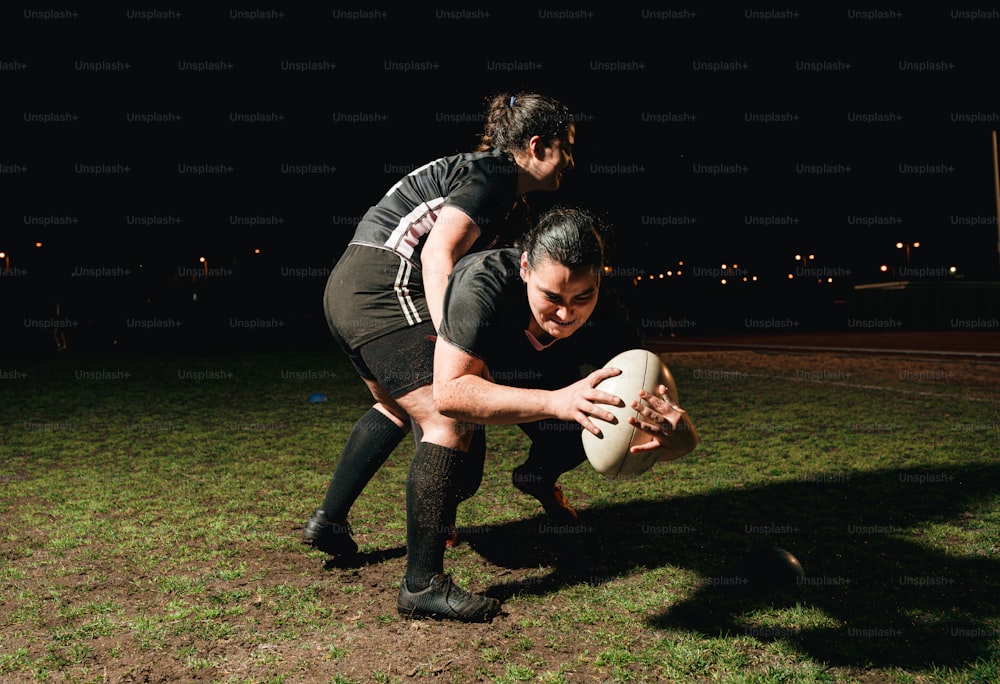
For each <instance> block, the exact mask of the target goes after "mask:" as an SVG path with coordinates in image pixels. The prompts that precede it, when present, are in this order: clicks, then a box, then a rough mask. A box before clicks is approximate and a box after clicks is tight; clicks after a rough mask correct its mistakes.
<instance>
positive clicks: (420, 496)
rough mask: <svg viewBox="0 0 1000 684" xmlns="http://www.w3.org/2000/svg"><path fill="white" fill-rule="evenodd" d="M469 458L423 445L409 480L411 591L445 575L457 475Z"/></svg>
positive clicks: (408, 567) (408, 578)
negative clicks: (447, 543)
mask: <svg viewBox="0 0 1000 684" xmlns="http://www.w3.org/2000/svg"><path fill="white" fill-rule="evenodd" d="M465 460H466V455H465V454H464V453H463V452H461V451H458V450H457V449H449V448H447V447H443V446H440V445H438V444H432V443H430V442H421V443H420V445H419V446H418V447H417V452H416V453H415V454H414V455H413V460H412V461H410V472H409V474H408V475H407V478H406V583H407V586H408V587H409V588H410V590H411V591H418V590H420V589H423V588H424V587H426V586H427V585H428V584H429V582H430V578H431V577H432V576H433V575H435V574H437V573H440V572H444V549H445V541H446V540H447V538H448V534H449V532H450V525H451V523H452V522H453V521H454V520H455V508H456V506H457V505H458V503H457V498H456V495H455V483H456V481H457V476H458V474H459V473H461V471H462V469H463V468H464V467H465V465H466V464H465Z"/></svg>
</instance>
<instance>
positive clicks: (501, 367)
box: [438, 248, 643, 389]
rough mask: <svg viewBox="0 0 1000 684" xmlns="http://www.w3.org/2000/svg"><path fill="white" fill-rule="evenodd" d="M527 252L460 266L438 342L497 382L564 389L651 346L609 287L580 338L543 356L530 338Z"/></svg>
mask: <svg viewBox="0 0 1000 684" xmlns="http://www.w3.org/2000/svg"><path fill="white" fill-rule="evenodd" d="M520 257H521V252H520V251H519V250H517V249H514V248H507V249H494V250H487V251H484V252H480V253H478V254H472V255H469V256H467V257H465V258H464V259H462V260H460V261H459V263H458V264H456V266H455V269H454V270H453V271H452V274H451V276H450V278H449V280H448V289H447V290H446V291H445V297H444V311H443V313H442V317H441V324H440V326H439V327H438V335H439V336H440V337H442V338H444V339H445V340H447V343H450V344H454V345H456V346H457V347H459V348H460V349H462V350H463V351H466V352H468V353H469V354H472V355H473V356H475V357H477V358H479V359H482V360H483V361H484V362H485V363H486V366H487V368H488V369H489V371H490V374H491V375H492V377H493V380H494V382H497V383H498V384H503V385H511V386H516V387H526V388H540V389H558V388H560V387H565V386H566V385H568V384H570V383H572V382H575V381H576V380H579V379H580V378H581V377H582V376H583V375H584V374H585V373H586V372H587V371H589V370H590V369H592V368H600V367H602V366H604V364H605V363H607V362H608V361H609V360H610V359H611V358H612V357H613V356H615V355H616V354H618V353H620V352H623V351H625V350H627V349H637V348H640V347H642V346H643V343H642V337H641V335H639V333H638V330H637V329H636V328H635V326H634V325H633V324H632V323H631V321H630V320H629V316H628V312H627V310H626V309H625V307H624V306H623V305H622V303H621V301H620V299H619V298H618V297H617V295H616V294H615V292H614V290H613V289H611V288H609V287H607V285H606V283H602V285H601V289H600V291H599V293H598V300H597V306H596V307H595V308H594V312H593V314H592V315H591V317H590V319H589V320H588V321H587V322H586V323H585V324H584V325H583V326H581V327H580V329H579V330H577V331H576V332H575V333H573V335H571V336H570V337H568V338H566V339H562V340H556V341H555V342H553V343H552V344H550V345H549V346H547V347H545V348H544V349H541V350H537V349H535V347H534V346H533V345H532V344H531V341H530V340H529V338H528V334H527V328H528V323H529V321H530V320H531V309H530V307H529V305H528V295H527V291H526V289H525V285H524V282H523V281H522V280H521V276H520Z"/></svg>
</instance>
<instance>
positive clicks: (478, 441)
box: [455, 425, 486, 506]
mask: <svg viewBox="0 0 1000 684" xmlns="http://www.w3.org/2000/svg"><path fill="white" fill-rule="evenodd" d="M475 430H476V431H475V433H474V434H473V436H472V443H471V444H470V445H469V453H467V454H464V455H463V457H462V458H463V463H462V467H461V469H460V471H459V472H458V474H457V475H456V480H455V505H456V506H457V505H458V504H460V503H462V502H463V501H465V500H466V499H468V498H470V497H471V496H472V495H473V494H475V493H476V492H478V491H479V486H480V485H481V484H482V483H483V466H484V464H485V462H486V428H485V426H483V425H477V426H476V428H475Z"/></svg>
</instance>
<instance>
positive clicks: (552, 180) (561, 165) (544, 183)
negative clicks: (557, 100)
mask: <svg viewBox="0 0 1000 684" xmlns="http://www.w3.org/2000/svg"><path fill="white" fill-rule="evenodd" d="M575 142H576V125H575V124H573V123H570V125H569V127H568V129H567V131H566V135H565V136H562V137H559V138H556V139H555V140H554V141H553V142H552V144H551V145H548V146H542V143H541V138H539V137H537V136H536V138H535V139H534V140H533V141H532V145H531V152H530V154H529V155H527V156H526V157H522V158H521V160H520V161H519V162H518V163H519V164H520V165H521V166H522V168H524V169H525V170H526V171H527V172H528V175H529V176H530V180H528V181H527V183H528V185H524V186H521V187H519V189H518V191H519V192H520V193H524V192H531V191H533V190H549V191H555V190H558V189H559V187H560V186H561V185H562V180H563V174H565V173H566V172H567V171H570V170H571V169H572V168H573V166H574V163H573V145H574V143H575Z"/></svg>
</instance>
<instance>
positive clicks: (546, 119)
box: [477, 92, 573, 155]
mask: <svg viewBox="0 0 1000 684" xmlns="http://www.w3.org/2000/svg"><path fill="white" fill-rule="evenodd" d="M486 102H487V107H486V125H485V126H484V127H483V132H482V134H481V136H480V140H479V147H478V148H477V151H478V152H485V151H487V150H502V151H504V152H506V153H507V154H510V155H512V154H513V153H514V152H516V151H518V150H523V149H525V148H526V147H527V146H528V141H529V140H531V138H532V136H535V135H538V136H541V138H542V140H543V141H544V142H545V144H546V145H551V144H552V143H553V142H555V140H557V139H558V138H562V137H565V136H566V135H567V134H568V133H569V125H570V123H572V121H573V117H572V116H571V115H570V113H569V109H567V107H566V105H564V104H563V103H561V102H560V101H559V100H557V99H555V98H553V97H549V96H548V95H541V94H539V93H525V92H519V93H499V94H497V95H493V96H491V97H488V98H487V99H486Z"/></svg>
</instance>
